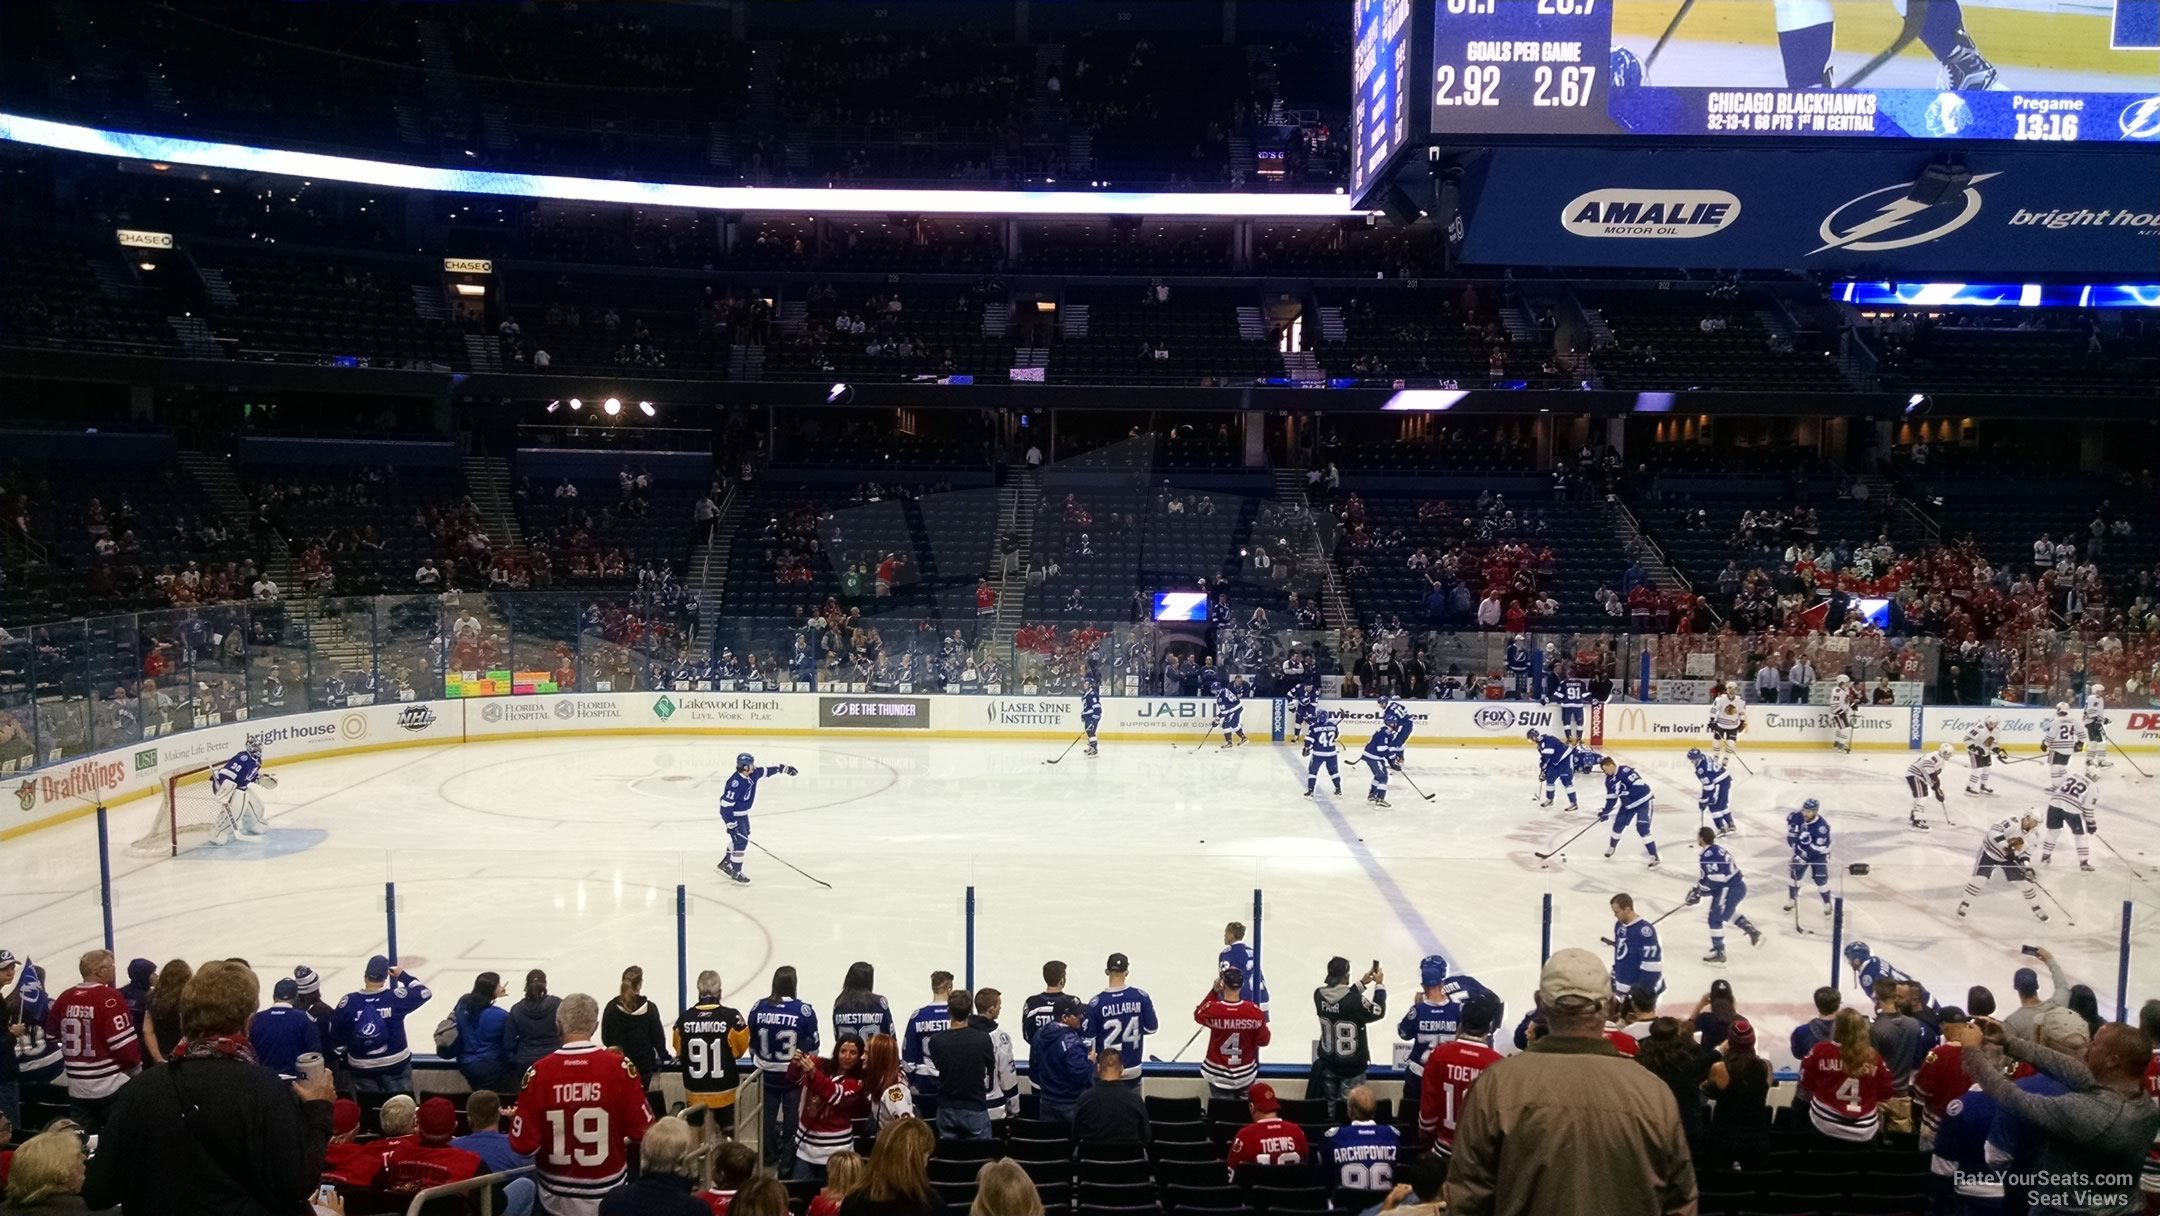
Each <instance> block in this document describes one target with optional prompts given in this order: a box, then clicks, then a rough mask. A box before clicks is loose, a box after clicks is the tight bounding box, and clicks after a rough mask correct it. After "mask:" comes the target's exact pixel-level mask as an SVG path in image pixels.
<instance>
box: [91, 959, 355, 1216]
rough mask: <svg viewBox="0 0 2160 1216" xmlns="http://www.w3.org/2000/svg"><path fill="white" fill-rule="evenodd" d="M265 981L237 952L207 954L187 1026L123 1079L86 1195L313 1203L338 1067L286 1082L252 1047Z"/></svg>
mask: <svg viewBox="0 0 2160 1216" xmlns="http://www.w3.org/2000/svg"><path fill="white" fill-rule="evenodd" d="M261 991H262V990H261V988H260V986H259V985H258V984H257V982H256V979H255V973H254V972H252V971H250V970H248V969H247V968H246V967H244V966H241V965H240V964H238V963H228V962H213V963H205V964H203V968H202V970H201V971H199V972H197V973H196V974H195V976H194V977H193V978H192V979H190V980H189V981H188V982H187V985H186V988H185V990H184V991H183V992H182V994H181V1018H182V1022H183V1024H185V1025H186V1027H187V1036H186V1037H185V1038H183V1039H181V1040H179V1041H177V1042H175V1043H174V1044H173V1045H172V1050H171V1051H170V1053H169V1058H168V1059H167V1060H166V1062H165V1063H164V1064H163V1065H160V1066H158V1067H156V1068H152V1069H151V1070H149V1071H148V1072H146V1073H144V1074H143V1075H141V1076H139V1077H137V1078H135V1079H134V1080H133V1081H130V1082H129V1083H128V1085H127V1087H126V1088H124V1089H122V1090H121V1091H120V1097H119V1100H118V1101H116V1102H115V1103H114V1104H113V1109H112V1117H111V1119H110V1120H109V1121H108V1122H107V1124H106V1127H105V1131H104V1134H103V1135H102V1136H100V1137H99V1140H98V1152H97V1156H96V1157H95V1158H94V1159H93V1160H92V1161H91V1162H90V1172H89V1176H88V1178H87V1179H86V1180H85V1182H84V1184H83V1201H84V1202H85V1203H87V1204H88V1205H89V1206H91V1207H92V1208H108V1207H114V1206H118V1207H119V1208H120V1209H121V1210H122V1211H123V1212H125V1213H126V1214H127V1216H230V1214H231V1213H236V1212H291V1211H297V1210H300V1209H302V1208H303V1207H304V1205H305V1204H306V1202H307V1200H308V1198H309V1197H310V1196H312V1195H313V1194H314V1193H315V1189H316V1187H317V1186H318V1185H319V1184H320V1183H321V1181H322V1176H323V1150H324V1147H325V1146H326V1145H328V1144H329V1142H330V1122H331V1121H330V1103H331V1098H332V1097H333V1094H332V1092H331V1089H330V1078H329V1076H328V1075H327V1074H325V1075H323V1076H319V1077H317V1078H315V1079H314V1080H312V1081H305V1080H304V1081H301V1082H299V1083H297V1084H291V1085H288V1084H286V1083H285V1082H283V1081H280V1080H278V1079H277V1077H276V1076H275V1075H274V1074H272V1073H271V1072H270V1070H269V1069H266V1068H262V1067H260V1066H258V1065H257V1064H256V1063H255V1062H254V1061H253V1060H252V1059H251V1058H250V1055H251V1053H250V1052H249V1050H248V1046H247V1039H246V1037H245V1036H246V1034H247V1022H248V1018H249V1017H250V1016H251V1015H252V1014H253V1013H254V1012H255V1005H256V1002H257V1001H258V1000H259V999H260V997H261Z"/></svg>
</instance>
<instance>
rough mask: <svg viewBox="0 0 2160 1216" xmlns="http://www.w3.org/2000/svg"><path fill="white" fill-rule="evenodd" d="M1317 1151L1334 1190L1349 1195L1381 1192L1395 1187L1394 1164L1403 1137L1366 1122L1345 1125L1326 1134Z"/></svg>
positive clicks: (1387, 1128)
mask: <svg viewBox="0 0 2160 1216" xmlns="http://www.w3.org/2000/svg"><path fill="white" fill-rule="evenodd" d="M1320 1151H1321V1152H1322V1153H1323V1154H1325V1156H1326V1160H1327V1167H1328V1169H1329V1171H1330V1172H1331V1173H1332V1174H1333V1175H1334V1184H1335V1186H1337V1187H1339V1188H1341V1189H1343V1190H1349V1191H1382V1190H1386V1189H1388V1188H1389V1187H1392V1186H1394V1185H1395V1160H1396V1158H1397V1156H1399V1155H1400V1154H1401V1152H1402V1133H1400V1132H1398V1131H1396V1130H1395V1129H1394V1128H1392V1127H1387V1126H1385V1125H1382V1124H1379V1123H1374V1122H1371V1121H1369V1120H1368V1121H1363V1122H1358V1123H1345V1124H1343V1125H1342V1126H1341V1127H1331V1128H1329V1129H1328V1130H1327V1137H1326V1139H1325V1140H1323V1141H1322V1144H1321V1149H1320Z"/></svg>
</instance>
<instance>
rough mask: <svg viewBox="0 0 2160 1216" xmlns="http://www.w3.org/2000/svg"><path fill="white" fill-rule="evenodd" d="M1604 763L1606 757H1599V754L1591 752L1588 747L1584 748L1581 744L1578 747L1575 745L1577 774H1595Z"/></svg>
mask: <svg viewBox="0 0 2160 1216" xmlns="http://www.w3.org/2000/svg"><path fill="white" fill-rule="evenodd" d="M1604 763H1605V757H1604V756H1602V755H1599V754H1598V753H1597V752H1594V751H1591V750H1590V749H1589V748H1587V747H1584V746H1583V745H1581V744H1580V743H1578V744H1576V745H1575V771H1576V772H1578V773H1594V772H1596V771H1598V769H1599V768H1600V767H1601V766H1602V765H1604Z"/></svg>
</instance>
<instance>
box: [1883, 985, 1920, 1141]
mask: <svg viewBox="0 0 2160 1216" xmlns="http://www.w3.org/2000/svg"><path fill="white" fill-rule="evenodd" d="M1899 987H1900V986H1899V985H1897V984H1882V983H1878V984H1877V985H1876V986H1875V1021H1874V1022H1873V1023H1872V1024H1870V1025H1869V1027H1868V1042H1869V1043H1870V1044H1872V1045H1873V1046H1874V1048H1875V1050H1876V1052H1877V1053H1879V1054H1880V1055H1881V1056H1882V1060H1883V1067H1885V1068H1887V1069H1889V1070H1890V1099H1889V1101H1887V1102H1884V1103H1883V1129H1884V1130H1885V1131H1893V1132H1909V1131H1911V1130H1913V1113H1912V1082H1913V1074H1914V1073H1915V1072H1918V1071H1919V1069H1920V1064H1921V1062H1922V1061H1923V1060H1925V1059H1926V1058H1927V1050H1928V1048H1929V1047H1930V1046H1932V1041H1931V1036H1930V1035H1929V1033H1928V1029H1927V1027H1925V1026H1923V1025H1921V1024H1920V1022H1919V1021H1918V1020H1917V1019H1915V1018H1914V1017H1912V1016H1911V1015H1910V1014H1908V1013H1906V1012H1904V1011H1903V1010H1902V1009H1900V1008H1899V1007H1898V991H1899Z"/></svg>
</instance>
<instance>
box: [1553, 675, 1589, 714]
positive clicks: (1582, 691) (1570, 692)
mask: <svg viewBox="0 0 2160 1216" xmlns="http://www.w3.org/2000/svg"><path fill="white" fill-rule="evenodd" d="M1552 700H1553V702H1554V703H1555V704H1557V705H1559V706H1560V707H1561V708H1563V709H1580V708H1582V707H1583V706H1585V705H1588V704H1589V703H1590V681H1588V680H1580V679H1576V678H1575V677H1573V676H1570V677H1568V678H1567V679H1565V680H1557V681H1555V682H1554V683H1553V691H1552Z"/></svg>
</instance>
